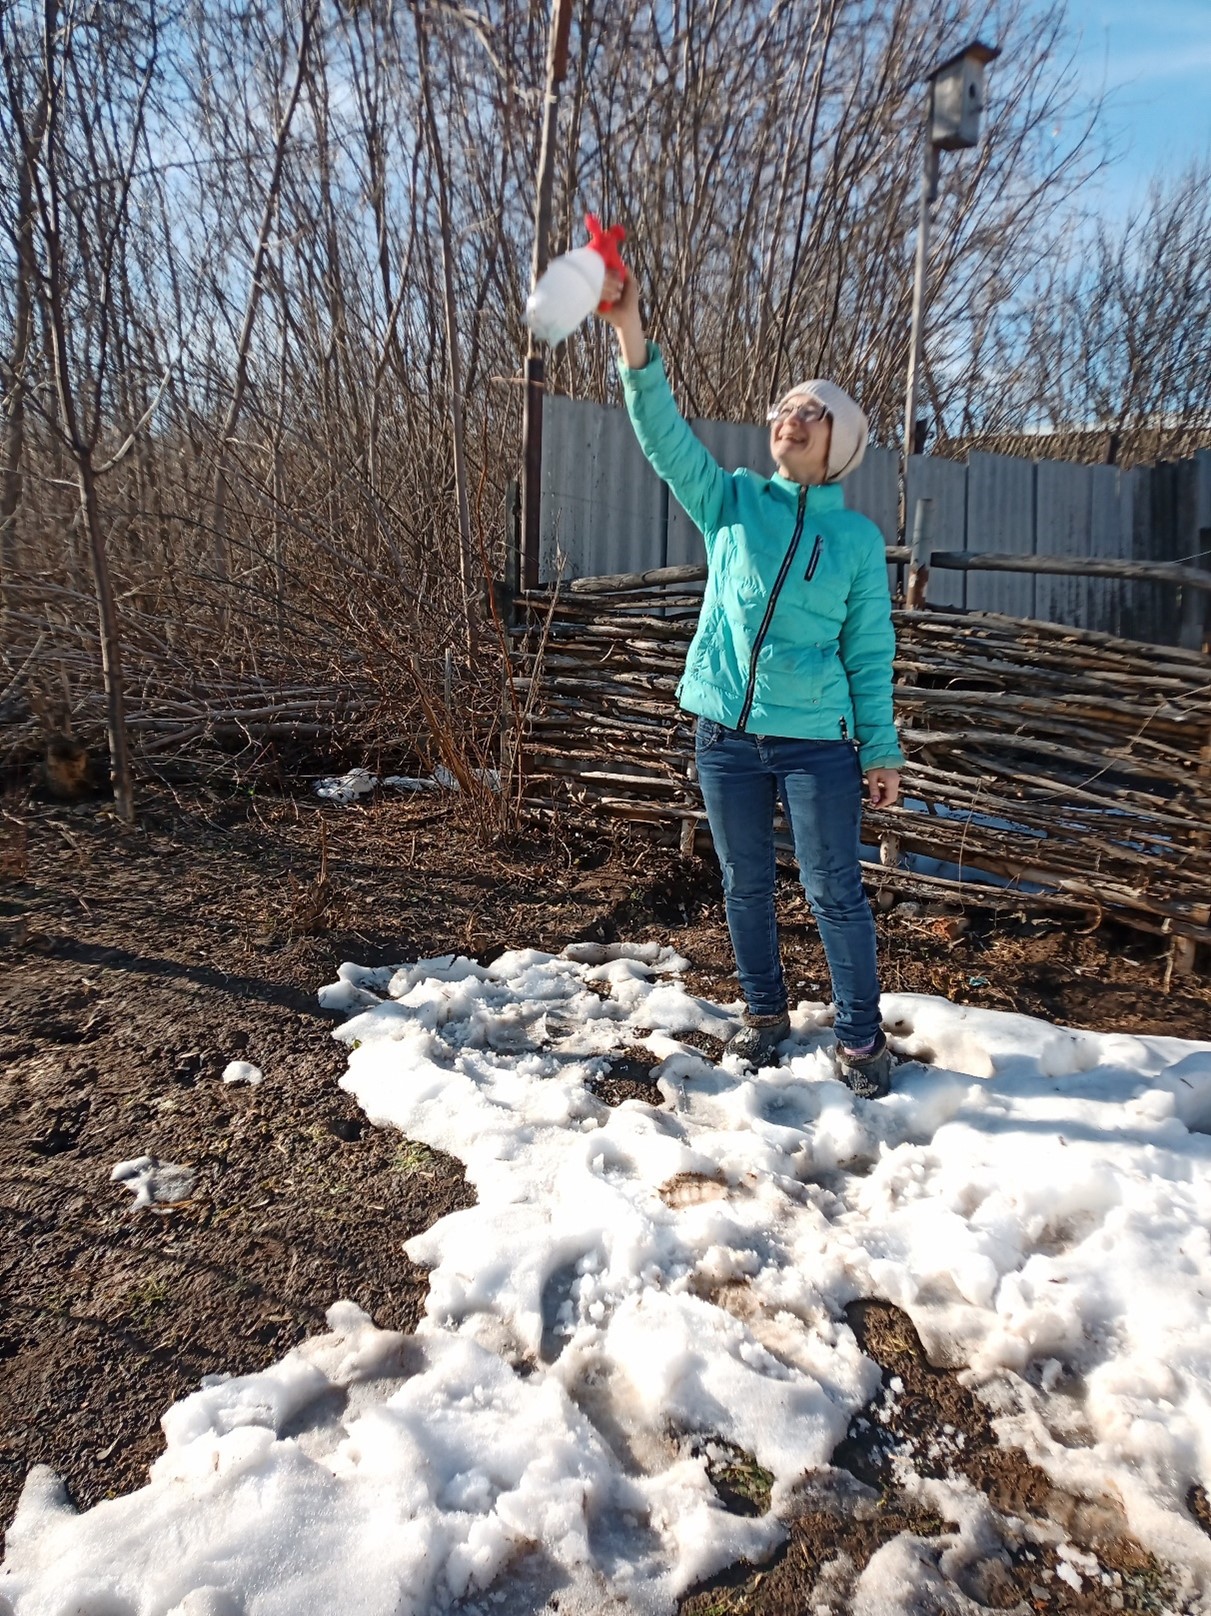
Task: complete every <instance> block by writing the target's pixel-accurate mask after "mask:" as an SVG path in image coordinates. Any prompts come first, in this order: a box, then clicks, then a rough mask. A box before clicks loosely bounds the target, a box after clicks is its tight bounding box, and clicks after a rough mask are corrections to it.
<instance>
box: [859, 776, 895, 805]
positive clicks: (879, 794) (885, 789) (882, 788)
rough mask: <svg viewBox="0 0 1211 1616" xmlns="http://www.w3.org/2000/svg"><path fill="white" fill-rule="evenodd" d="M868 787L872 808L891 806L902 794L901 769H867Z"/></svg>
mask: <svg viewBox="0 0 1211 1616" xmlns="http://www.w3.org/2000/svg"><path fill="white" fill-rule="evenodd" d="M866 789H867V791H868V792H869V793H870V805H871V807H872V808H890V807H891V806H892V805H893V804H894V803H895V802H896V800H897V799H898V798H899V795H900V771H899V769H867V771H866Z"/></svg>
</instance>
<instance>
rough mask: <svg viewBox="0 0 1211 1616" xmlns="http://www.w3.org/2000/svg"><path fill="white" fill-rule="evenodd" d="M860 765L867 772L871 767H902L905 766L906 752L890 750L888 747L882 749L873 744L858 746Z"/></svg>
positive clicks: (864, 772)
mask: <svg viewBox="0 0 1211 1616" xmlns="http://www.w3.org/2000/svg"><path fill="white" fill-rule="evenodd" d="M858 767H859V768H860V769H861V770H862V773H863V774H866V773H867V771H868V770H870V769H902V768H903V767H904V754H903V752H900V751H895V752H888V751H887V750H886V748H884V749H883V750H882V751H880V750H879V749H878V748H877V747H873V746H860V747H859V748H858Z"/></svg>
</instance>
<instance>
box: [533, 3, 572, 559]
mask: <svg viewBox="0 0 1211 1616" xmlns="http://www.w3.org/2000/svg"><path fill="white" fill-rule="evenodd" d="M571 29H572V0H552V6H551V32H550V35H549V36H548V40H547V88H546V99H545V102H544V105H543V115H542V144H541V146H540V147H539V153H538V205H537V208H536V210H535V216H534V262H533V271H534V279H535V281H537V279H538V277H539V276H540V275H541V274H542V272H543V270H544V269H545V268H546V267H547V250H548V247H549V244H550V235H551V192H552V189H553V186H554V181H555V137H556V133H557V129H558V122H559V86H560V84H561V83H562V82H563V78H564V75H565V74H566V73H567V71H568V37H569V35H570V33H571ZM544 387H545V378H544V366H543V359H542V355H541V353H539V352H538V349H537V346H536V344H535V341H534V334H533V332H531V333H530V340H529V343H528V344H527V347H526V391H525V399H524V402H523V405H522V423H521V441H522V471H521V583H522V588H523V589H537V588H538V518H539V508H540V507H539V501H540V492H541V490H540V487H539V483H540V478H541V475H542V398H543V391H544Z"/></svg>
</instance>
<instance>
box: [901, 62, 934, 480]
mask: <svg viewBox="0 0 1211 1616" xmlns="http://www.w3.org/2000/svg"><path fill="white" fill-rule="evenodd" d="M932 124H933V85H932V84H930V86H929V97H928V99H927V101H926V104H925V153H924V158H923V160H922V163H921V205H920V214H919V216H918V220H917V268H916V276H915V278H914V281H913V289H912V338H911V341H910V344H909V349H908V390H907V394H906V396H905V401H904V465H905V468H906V469H907V466H908V457H909V455H910V454H912V452H913V449H914V447H915V443H916V432H917V384H918V375H919V372H920V369H921V354H922V351H923V349H924V346H925V277H926V272H927V270H928V268H929V222H930V214H931V210H932V207H933V203H934V201H935V200H936V198H937V195H938V148H937V147H936V146H935V145H934V143H933V141H932V140H931V139H930V138H929V136H930V129H931V127H932Z"/></svg>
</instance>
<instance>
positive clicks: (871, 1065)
mask: <svg viewBox="0 0 1211 1616" xmlns="http://www.w3.org/2000/svg"><path fill="white" fill-rule="evenodd" d="M894 1065H895V1062H894V1061H893V1059H892V1053H891V1050H890V1049H888V1047H887V1039H886V1038H885V1037H884V1036H883V1034H882V1033H880V1034H879V1036H878V1037H877V1038H876V1039H875V1041H874V1043H873V1044H871V1045H870V1047H869V1048H868V1049H846V1047H845V1045H844V1044H838V1045H837V1066H838V1067H839V1069H840V1072H841V1077H842V1079H843V1081H844V1082H845V1083H846V1084H847V1085H848V1086H849V1087H850V1088H851V1089H852V1090H853V1092H854V1093H855V1094H856V1095H857V1096H858V1097H859V1099H862V1100H881V1099H882V1098H883V1096H884V1095H885V1094H886V1093H887V1092H888V1090H889V1089H890V1088H891V1073H892V1067H893V1066H894Z"/></svg>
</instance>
